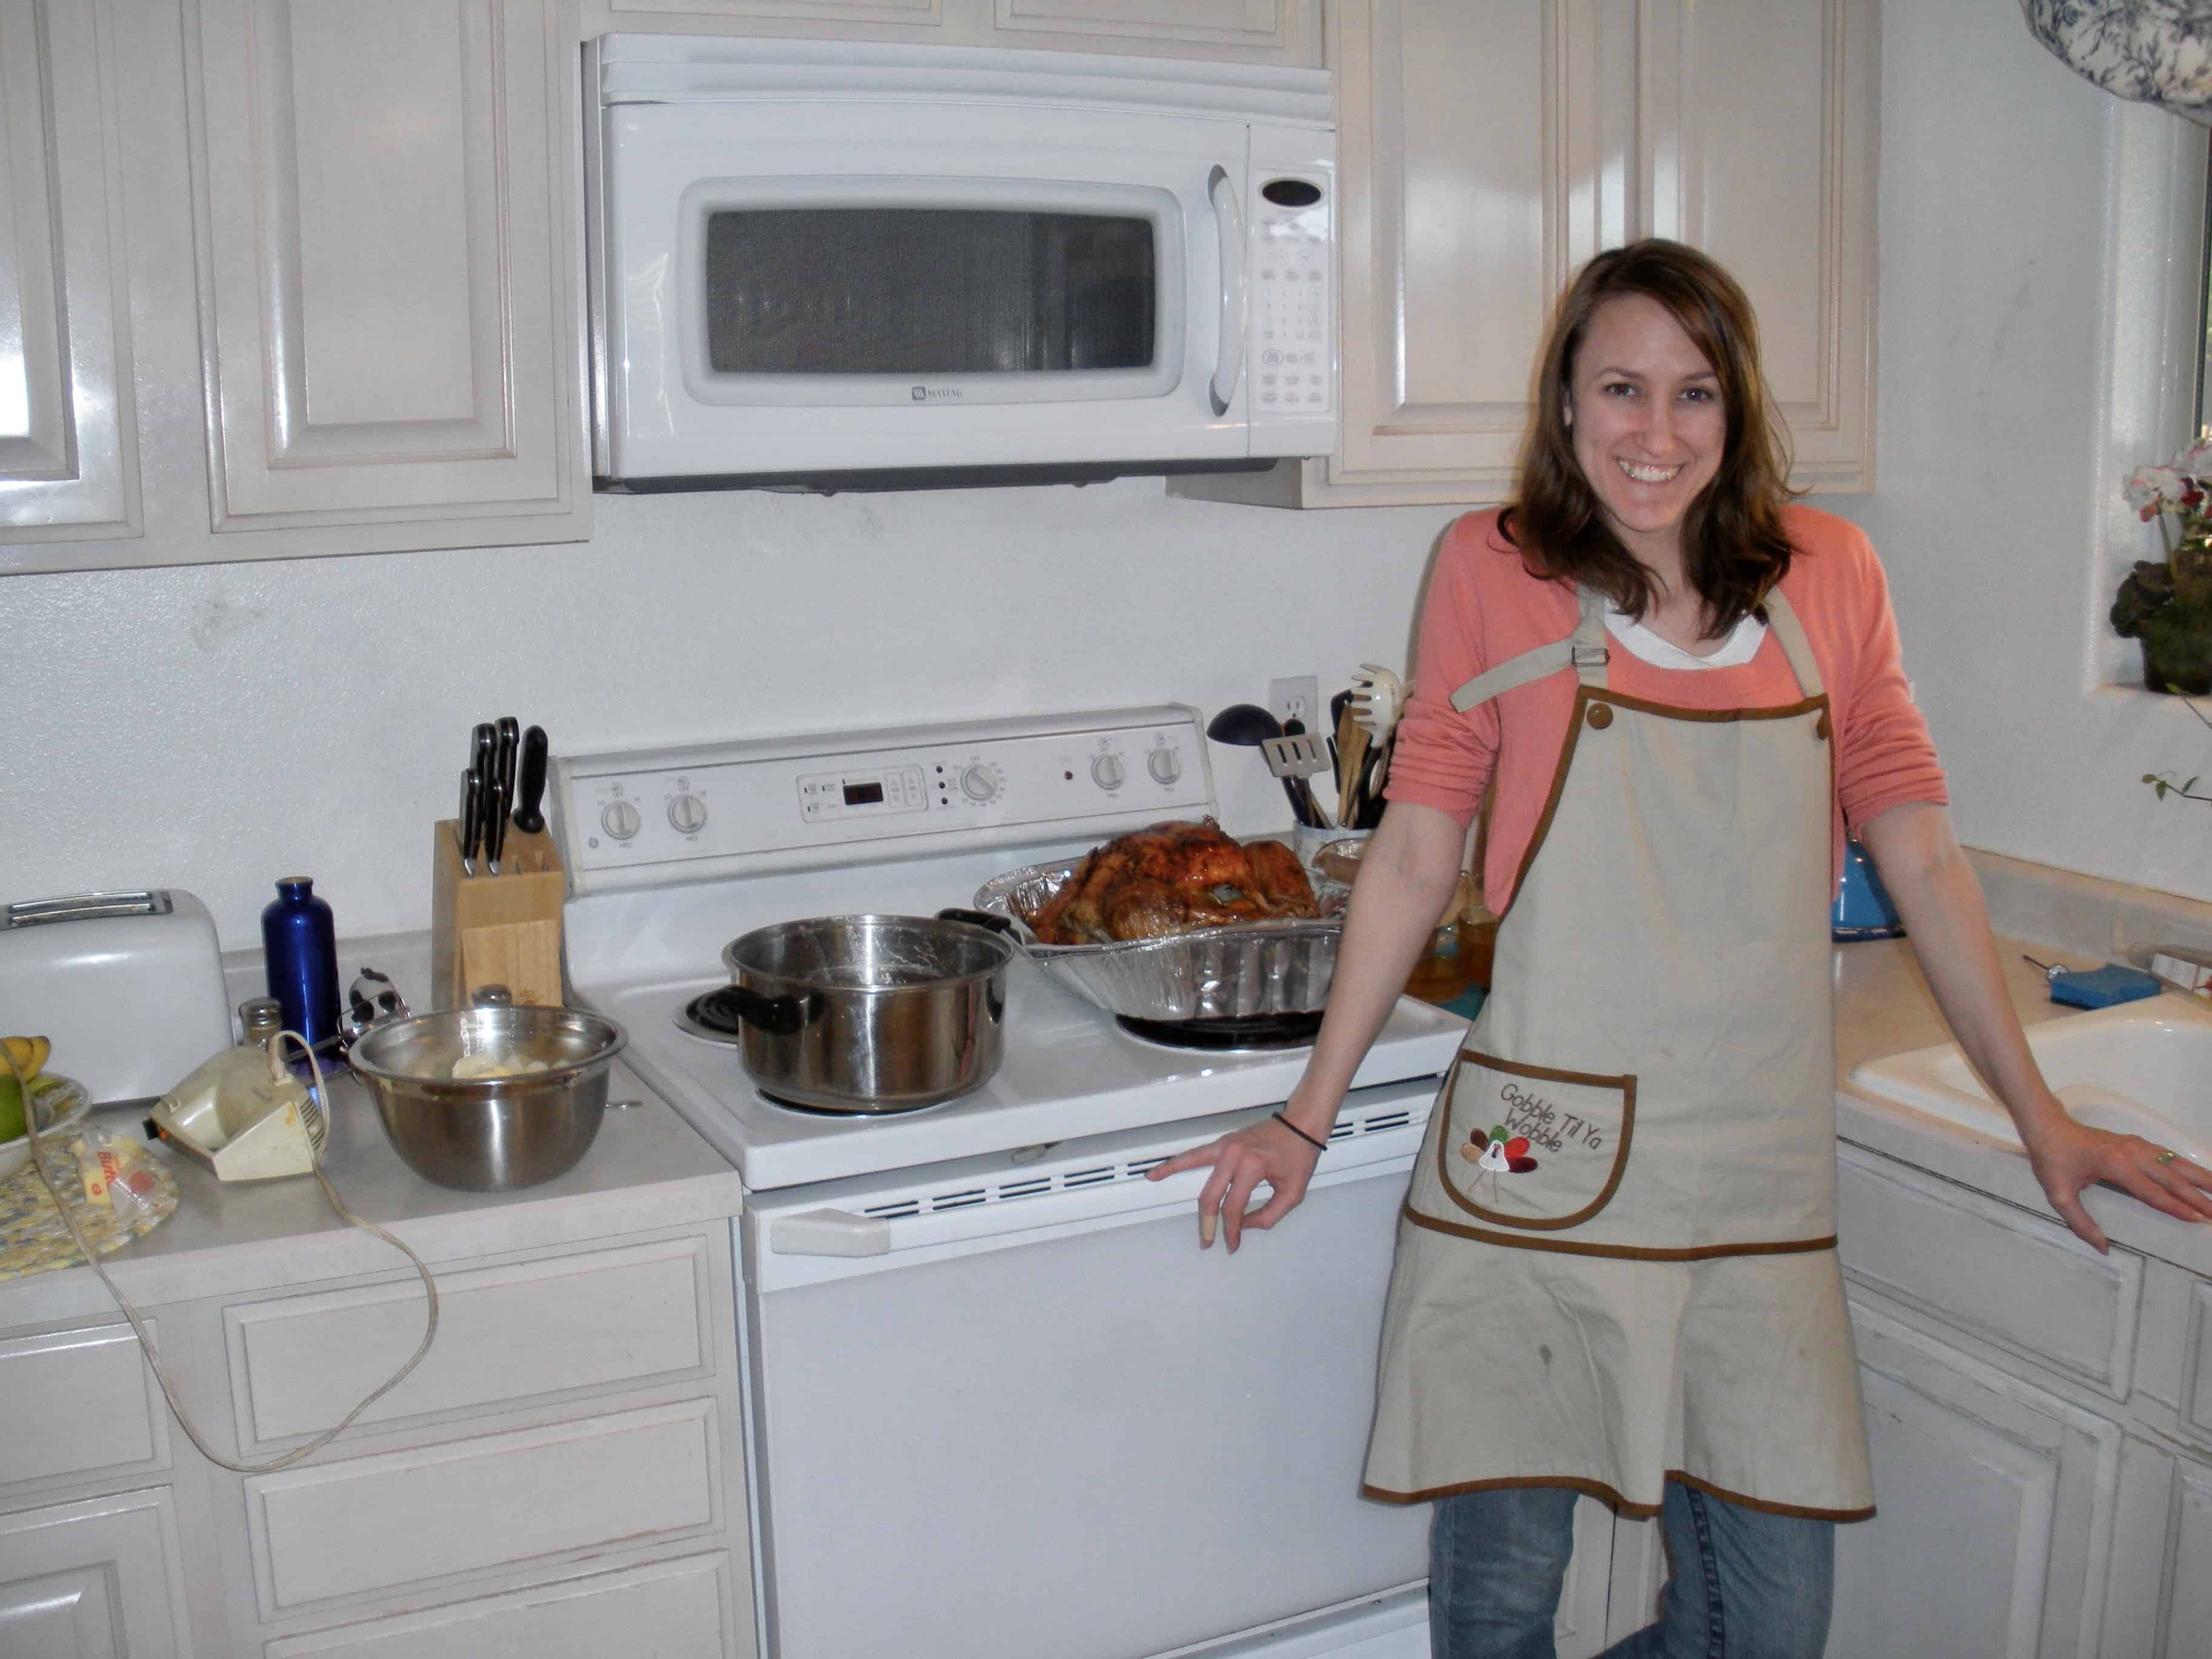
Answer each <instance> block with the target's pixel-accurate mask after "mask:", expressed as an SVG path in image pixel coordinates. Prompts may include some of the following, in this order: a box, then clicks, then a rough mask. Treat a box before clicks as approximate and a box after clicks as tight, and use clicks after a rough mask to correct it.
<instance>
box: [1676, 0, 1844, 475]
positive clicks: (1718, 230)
mask: <svg viewBox="0 0 2212 1659" xmlns="http://www.w3.org/2000/svg"><path fill="white" fill-rule="evenodd" d="M1879 50H1880V47H1879V43H1878V41H1877V40H1876V39H1875V6H1874V4H1873V0H1789V3H1786V4H1784V3H1776V0H1698V3H1696V4H1695V5H1692V4H1690V3H1687V0H1674V3H1671V4H1666V5H1657V6H1654V7H1652V8H1651V9H1650V27H1649V34H1648V37H1647V39H1646V40H1645V41H1644V46H1643V50H1642V51H1641V52H1639V54H1638V58H1639V67H1640V69H1641V81H1640V84H1639V86H1638V98H1637V102H1638V107H1639V108H1642V109H1644V110H1646V111H1649V112H1654V113H1655V114H1656V117H1657V118H1656V120H1652V121H1649V122H1647V124H1646V125H1647V136H1646V137H1645V140H1644V143H1643V144H1642V145H1641V147H1640V154H1639V157H1638V161H1639V167H1638V184H1639V187H1640V195H1641V207H1642V212H1641V214H1640V222H1641V224H1642V225H1643V227H1644V228H1646V229H1648V230H1649V231H1650V233H1651V234H1654V235H1658V236H1672V237H1674V238H1675V239H1676V240H1680V241H1685V242H1690V243H1693V244H1695V245H1696V246H1699V247H1701V248H1704V249H1705V250H1706V252H1710V253H1711V254H1712V256H1713V257H1714V258H1717V259H1718V260H1719V261H1720V262H1721V263H1722V264H1723V265H1725V266H1727V267H1728V269H1729V270H1730V271H1731V272H1733V273H1734V275H1735V278H1736V280H1737V281H1739V282H1741V283H1742V284H1743V285H1744V289H1745V290H1746V291H1747V293H1748V294H1749V295H1751V301H1752V305H1753V308H1754V309H1756V310H1757V312H1758V313H1759V344H1760V349H1761V356H1762V358H1763V360H1764V362H1765V369H1766V380H1767V384H1768V386H1769V387H1770V388H1771V391H1772V392H1773V394H1774V399H1775V402H1776V404H1777V405H1778V409H1779V412H1780V413H1781V415H1782V416H1783V418H1784V420H1785V421H1787V422H1789V426H1790V439H1791V441H1792V447H1793V448H1794V450H1795V458H1796V467H1795V471H1794V472H1793V474H1792V477H1793V479H1794V481H1795V482H1796V483H1798V484H1800V485H1805V486H1810V487H1811V488H1813V489H1833V490H1856V491H1863V490H1867V489H1872V488H1873V484H1874V443H1873V416H1874V404H1873V397H1874V372H1873V343H1874V331H1873V325H1874V288H1875V268H1874V252H1875V223H1874V179H1875V163H1876V157H1875V108H1876V100H1877V99H1878V97H1879V95H1880V87H1879V75H1878V70H1879V68H1880V65H1879V64H1878V62H1877V53H1878V52H1879Z"/></svg>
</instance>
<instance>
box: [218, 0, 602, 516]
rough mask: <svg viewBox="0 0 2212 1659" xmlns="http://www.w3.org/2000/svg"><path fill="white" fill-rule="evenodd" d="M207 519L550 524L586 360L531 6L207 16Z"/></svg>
mask: <svg viewBox="0 0 2212 1659" xmlns="http://www.w3.org/2000/svg"><path fill="white" fill-rule="evenodd" d="M197 45H198V49H199V58H200V76H201V97H200V102H199V106H198V110H197V115H198V125H199V132H198V135H197V136H198V138H199V143H200V145H201V149H202V154H201V155H200V156H199V157H198V160H199V161H200V168H199V184H200V188H201V191H202V192H203V197H202V201H201V204H200V205H201V208H202V210H203V214H204V219H205V222H206V228H205V231H204V234H203V239H202V247H201V264H202V268H201V272H200V281H201V303H202V307H203V310H204V312H205V313H207V315H208V317H209V319H210V323H211V325H212V326H211V329H210V332H209V335H208V340H209V344H208V347H207V354H206V355H207V363H206V375H207V383H208V394H209V402H210V413H211V416H213V420H214V426H213V429H212V431H211V434H210V460H211V471H212V472H213V475H214V476H213V487H214V494H215V497H216V501H215V525H216V529H218V530H240V529H254V528H260V527H264V526H273V525H276V524H289V523H316V522H334V521H360V520H364V519H375V518H378V517H410V516H412V517H420V516H422V515H423V514H424V513H425V512H426V511H435V513H439V514H441V515H446V514H452V513H468V512H470V511H471V510H472V509H473V510H477V511H487V512H497V511H504V512H513V511H514V510H515V509H516V507H518V506H528V505H532V504H536V505H542V506H543V507H544V508H546V509H547V510H549V511H551V510H556V509H557V508H559V507H561V505H562V501H563V498H564V492H565V491H566V489H568V488H570V487H573V480H572V479H570V478H569V477H568V476H567V470H566V468H565V467H564V465H563V462H564V456H563V437H564V433H565V428H566V425H567V422H568V418H569V415H568V411H569V410H571V409H572V408H573V407H574V405H573V404H572V402H571V400H570V398H569V396H568V385H569V379H568V377H569V375H570V374H571V373H572V371H573V367H574V366H573V362H572V359H573V356H574V351H573V348H572V345H571V343H570V341H569V332H570V324H571V318H570V314H569V304H568V292H569V289H568V283H567V281H566V278H565V275H564V273H565V272H566V270H567V267H568V256H567V253H566V251H565V250H566V243H565V239H564V237H563V235H562V234H560V233H561V231H562V227H563V226H564V225H565V222H566V220H565V216H564V214H563V212H562V210H561V209H560V207H559V206H558V205H557V204H556V197H555V193H554V183H555V180H556V179H561V180H565V179H566V177H567V168H566V167H565V165H563V166H562V167H554V166H553V164H552V162H553V155H554V153H555V146H556V138H557V137H559V135H561V134H562V132H564V131H565V130H566V127H565V123H564V121H563V120H562V118H560V117H559V115H558V114H557V113H556V108H557V106H556V97H560V96H562V95H564V94H565V92H566V89H567V86H568V77H567V75H566V73H565V66H564V65H562V64H558V63H557V62H556V53H557V52H558V51H559V49H560V37H559V35H558V34H557V33H556V31H555V30H554V29H553V28H552V27H550V21H549V15H548V12H547V10H546V9H545V8H544V7H543V6H542V5H541V4H540V3H537V0H386V3H385V4H382V5H380V6H377V7H374V8H369V9H363V8H361V7H359V6H356V5H353V4H350V3H347V0H201V3H200V6H199V28H198V35H197Z"/></svg>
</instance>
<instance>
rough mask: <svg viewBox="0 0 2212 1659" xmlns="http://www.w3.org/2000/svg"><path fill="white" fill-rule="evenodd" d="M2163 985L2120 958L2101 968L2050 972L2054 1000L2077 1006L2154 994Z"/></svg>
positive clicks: (2102, 1005)
mask: <svg viewBox="0 0 2212 1659" xmlns="http://www.w3.org/2000/svg"><path fill="white" fill-rule="evenodd" d="M2161 988H2163V987H2160V984H2159V982H2158V981H2157V980H2156V979H2154V977H2152V976H2151V975H2148V974H2146V973H2144V972H2143V971H2142V969H2140V968H2125V967H2123V966H2121V965H2120V964H2119V963H2117V962H2108V963H2106V964H2105V965H2104V966H2103V967H2101V968H2083V969H2064V970H2063V971H2061V972H2058V973H2056V974H2053V975H2051V1000H2052V1001H2053V1002H2063V1003H2065V1004H2067V1005H2068V1006H2070V1007H2075V1008H2109V1007H2111V1006H2112V1005H2113V1004H2114V1003H2116V1002H2134V1001H2136V1000H2137V999H2139V998H2142V997H2154V996H2156V995H2157V994H2159V992H2160V989H2161Z"/></svg>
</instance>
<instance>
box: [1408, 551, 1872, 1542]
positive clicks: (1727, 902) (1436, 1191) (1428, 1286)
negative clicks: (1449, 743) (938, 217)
mask: <svg viewBox="0 0 2212 1659" xmlns="http://www.w3.org/2000/svg"><path fill="white" fill-rule="evenodd" d="M1580 605H1581V621H1580V623H1578V625H1577V628H1576V630H1575V633H1574V634H1573V635H1572V636H1571V637H1570V638H1568V639H1565V640H1561V641H1557V642H1556V643H1554V644H1553V645H1550V646H1546V647H1540V648H1539V649H1538V650H1536V651H1533V652H1530V653H1527V654H1526V655H1525V656H1522V657H1519V658H1516V659H1514V660H1513V661H1511V662H1509V663H1506V664H1504V665H1502V666H1500V667H1498V668H1496V669H1493V670H1492V671H1491V672H1489V673H1488V674H1486V675H1484V676H1482V677H1481V678H1479V679H1476V680H1474V681H1471V682H1469V683H1468V684H1467V685H1465V686H1463V687H1462V688H1461V689H1460V690H1459V691H1458V692H1457V693H1456V694H1455V696H1454V697H1453V699H1452V701H1453V703H1454V704H1455V706H1456V707H1458V708H1461V709H1462V711H1464V710H1466V709H1468V708H1474V707H1475V706H1477V705H1478V704H1480V703H1481V702H1486V701H1487V700H1488V699H1490V698H1492V697H1494V696H1498V694H1499V693H1500V692H1501V691H1504V690H1510V689H1511V688H1512V687H1514V686H1516V685H1522V684H1528V682H1530V681H1532V680H1534V679H1537V678H1541V677H1542V676H1544V675H1546V674H1548V673H1552V672H1555V671H1563V670H1565V669H1568V668H1570V667H1571V668H1572V669H1573V670H1574V671H1575V672H1576V674H1577V677H1578V678H1579V679H1580V681H1581V684H1580V687H1579V689H1578V690H1577V694H1576V698H1575V705H1574V715H1573V719H1572V721H1571V724H1570V726H1568V730H1567V738H1566V742H1565V745H1564V747H1563V748H1562V750H1561V751H1560V754H1559V765H1558V768H1557V770H1556V772H1555V774H1554V775H1553V781H1552V793H1551V799H1549V801H1548V802H1547V804H1546V806H1545V809H1544V813H1543V816H1542V817H1541V820H1540V821H1539V822H1538V824H1537V826H1536V831H1535V834H1534V836H1533V837H1532V838H1531V840H1530V842H1529V847H1528V854H1527V855H1526V856H1525V857H1524V858H1523V860H1522V866H1521V872H1520V880H1519V883H1518V884H1517V885H1516V889H1515V890H1514V894H1513V897H1512V901H1511V903H1510V908H1509V909H1508V910H1507V913H1506V915H1505V916H1504V920H1503V921H1501V922H1500V924H1499V927H1498V945H1497V963H1496V967H1495V969H1494V971H1493V975H1492V992H1491V995H1490V998H1489V1000H1487V1001H1486V1003H1485V1004H1484V1005H1483V1008H1482V1013H1481V1016H1480V1018H1478V1019H1477V1020H1476V1022H1475V1024H1474V1028H1473V1030H1471V1031H1470V1032H1469V1033H1468V1040H1467V1043H1466V1046H1465V1047H1464V1048H1462V1050H1461V1052H1460V1054H1459V1057H1458V1059H1457V1060H1456V1061H1455V1064H1454V1066H1453V1068H1452V1072H1451V1074H1450V1076H1449V1078H1448V1079H1446V1080H1445V1084H1444V1087H1443V1091H1442V1092H1441V1093H1440V1094H1439V1095H1438V1097H1437V1105H1436V1109H1435V1110H1434V1112H1433V1113H1432V1114H1431V1118H1430V1121H1429V1132H1428V1136H1427V1139H1426V1140H1425V1142H1424V1144H1423V1146H1422V1150H1421V1155H1420V1158H1419V1162H1418V1163H1417V1164H1416V1165H1415V1167H1414V1170H1413V1185H1412V1188H1411V1190H1410V1191H1409V1192H1408V1194H1407V1200H1406V1208H1405V1213H1404V1217H1403V1220H1402V1222H1401V1225H1400V1228H1399V1238H1398V1256H1397V1262H1396V1265H1395V1268H1394V1270H1393V1273H1392V1277H1391V1283H1390V1294H1389V1302H1388V1304H1387V1306H1386V1308H1385V1311H1384V1316H1383V1357H1382V1366H1381V1374H1380V1379H1379V1397H1378V1400H1377V1404H1376V1423H1375V1431H1374V1435H1373V1437H1372V1440H1371V1442H1370V1446H1369V1449H1368V1462H1367V1477H1366V1491H1367V1492H1368V1493H1369V1495H1370V1496H1371V1497H1376V1498H1387V1499H1395V1500H1399V1501H1404V1502H1412V1501H1414V1500H1416V1499H1419V1498H1436V1497H1441V1496H1443V1495H1445V1494H1447V1493H1450V1492H1465V1491H1471V1490H1474V1489H1477V1488H1480V1487H1484V1486H1574V1487H1577V1488H1579V1489H1581V1490H1583V1491H1585V1492H1591V1493H1593V1494H1595V1495H1596V1496H1598V1497H1601V1498H1605V1499H1606V1500H1607V1502H1608V1503H1611V1504H1614V1505H1615V1506H1616V1507H1617V1508H1619V1509H1620V1510H1622V1511H1623V1512H1625V1513H1628V1514H1632V1515H1647V1514H1650V1513H1652V1512H1654V1511H1655V1510H1656V1508H1657V1506H1658V1504H1659V1503H1660V1501H1661V1498H1662V1495H1663V1487H1664V1482H1665V1480H1666V1479H1667V1478H1668V1476H1669V1475H1673V1476H1675V1477H1676V1478H1679V1479H1681V1480H1686V1481H1688V1482H1690V1483H1691V1484H1692V1485H1694V1486H1699V1487H1702V1488H1704V1489H1705V1490H1706V1491H1709V1492H1714V1493H1716V1494H1717V1495H1718V1496H1721V1497H1723V1498H1730V1499H1734V1500H1735V1501H1738V1502H1743V1503H1748V1504H1753V1505H1755V1506H1757V1507H1759V1508H1762V1509H1769V1510H1780V1511H1784V1512H1787V1513H1791V1514H1806V1515H1816V1516H1829V1517H1832V1518H1834V1519H1838V1520H1844V1519H1856V1518H1858V1517H1860V1516H1864V1515H1867V1514H1870V1513H1871V1512H1872V1504H1873V1489H1872V1484H1871V1481H1870V1479H1869V1472H1868V1466H1867V1448H1866V1437H1865V1431H1864V1427H1863V1424H1862V1422H1861V1420H1860V1414H1859V1395H1858V1376H1857V1363H1856V1360H1855V1358H1854V1356H1853V1353H1852V1349H1851V1338H1850V1322H1849V1319H1848V1317H1847V1316H1846V1314H1845V1310H1844V1294H1843V1280H1842V1277H1841V1274H1840V1273H1839V1272H1838V1267H1837V1263H1836V1252H1835V1219H1834V1214H1835V1182H1836V1157H1835V1086H1836V1080H1835V1064H1834V1058H1833V1052H1832V1050H1833V1022H1832V1012H1831V1003H1830V991H1829V983H1828V971H1829V959H1830V944H1829V933H1828V918H1829V902H1830V894H1831V884H1832V879H1833V874H1832V868H1833V866H1832V859H1833V848H1832V842H1831V834H1832V830H1831V823H1830V813H1831V810H1832V808H1831V801H1832V790H1833V787H1834V786H1833V777H1832V744H1831V743H1830V741H1829V737H1830V720H1829V714H1828V700H1827V698H1826V695H1825V694H1824V693H1823V692H1822V690H1821V687H1820V671H1819V668H1818V666H1817V665H1816V664H1815V663H1814V659H1813V653H1812V651H1811V648H1810V647H1808V644H1807V642H1806V640H1805V635H1804V632H1803V630H1802V629H1801V628H1800V627H1799V625H1798V623H1797V620H1796V617H1795V615H1794V614H1793V613H1792V612H1791V611H1790V606H1789V604H1788V602H1787V601H1786V600H1784V599H1783V597H1782V595H1781V594H1780V593H1779V592H1774V593H1771V594H1769V595H1768V597H1767V599H1766V607H1767V614H1768V617H1769V621H1770V623H1771V627H1772V630H1773V633H1774V635H1775V638H1776V640H1777V641H1778V643H1779V644H1780V646H1781V647H1782V649H1783V651H1784V654H1785V655H1786V657H1787V658H1788V660H1789V662H1790V667H1791V669H1792V671H1794V672H1795V673H1796V678H1797V683H1798V686H1799V688H1800V690H1802V692H1803V693H1804V696H1803V698H1802V700H1801V701H1799V702H1793V703H1789V704H1786V705H1784V706H1782V707H1779V708H1735V709H1702V708H1674V707H1671V706H1669V705H1667V704H1663V703H1656V702H1646V701H1644V700H1643V699H1641V698H1637V697H1630V696H1622V695H1620V693H1618V692H1614V691H1610V690H1607V686H1606V675H1605V666H1606V663H1607V655H1608V652H1607V646H1606V642H1605V641H1606V635H1605V600H1604V599H1603V597H1602V596H1601V595H1598V594H1595V593H1591V592H1587V591H1586V592H1583V594H1582V595H1581V599H1580Z"/></svg>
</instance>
